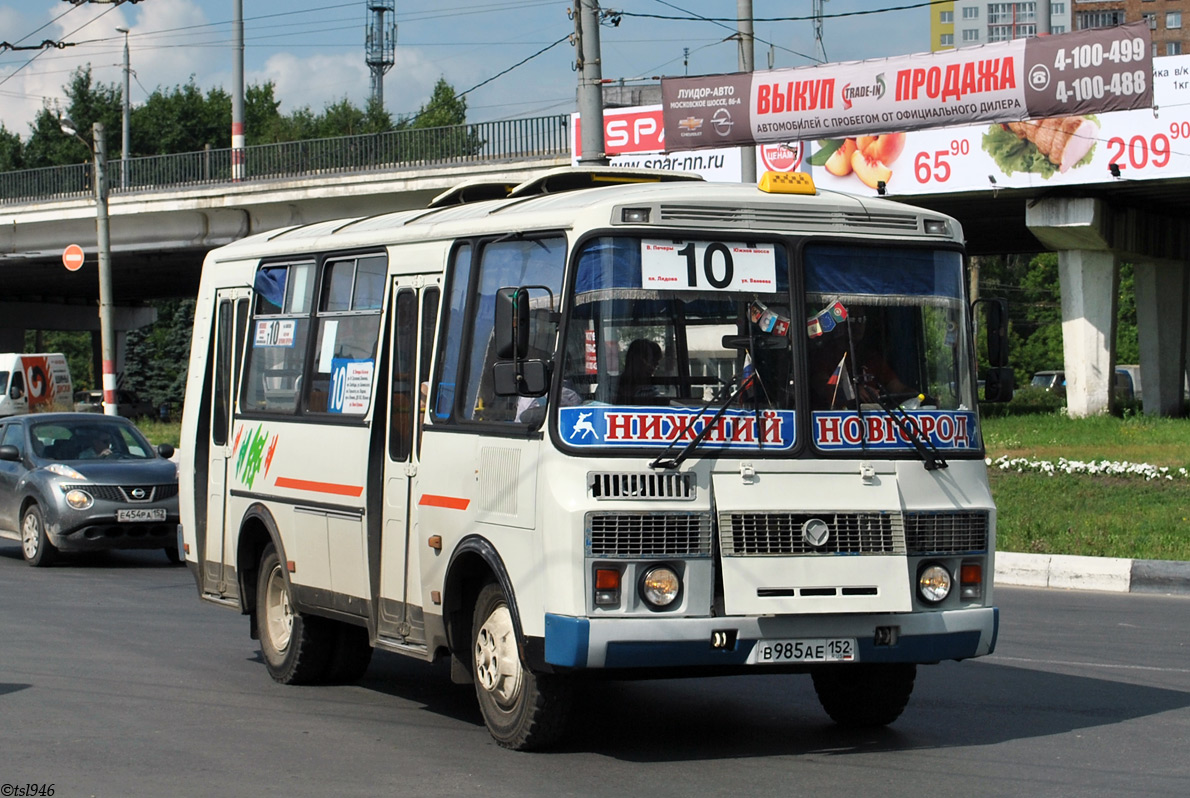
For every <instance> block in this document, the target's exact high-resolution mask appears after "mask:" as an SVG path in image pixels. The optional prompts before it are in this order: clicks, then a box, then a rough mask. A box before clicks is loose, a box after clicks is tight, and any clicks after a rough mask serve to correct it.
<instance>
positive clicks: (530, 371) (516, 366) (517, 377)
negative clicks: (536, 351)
mask: <svg viewBox="0 0 1190 798" xmlns="http://www.w3.org/2000/svg"><path fill="white" fill-rule="evenodd" d="M549 387H550V368H549V363H547V362H546V361H544V360H520V361H515V362H504V363H493V364H492V392H493V393H495V394H496V395H497V396H545V394H546V392H547V391H549Z"/></svg>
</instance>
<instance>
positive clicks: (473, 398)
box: [463, 237, 566, 422]
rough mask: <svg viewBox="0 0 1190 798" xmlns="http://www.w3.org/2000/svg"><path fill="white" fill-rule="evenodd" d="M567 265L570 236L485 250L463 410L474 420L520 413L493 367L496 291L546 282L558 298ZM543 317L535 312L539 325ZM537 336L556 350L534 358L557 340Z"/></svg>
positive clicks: (512, 417)
mask: <svg viewBox="0 0 1190 798" xmlns="http://www.w3.org/2000/svg"><path fill="white" fill-rule="evenodd" d="M565 265H566V239H564V238H561V237H558V238H539V239H520V240H512V241H498V242H495V243H492V244H489V245H488V246H486V247H485V248H484V249H483V254H482V256H481V259H480V265H479V269H480V273H479V290H478V292H477V295H476V296H474V297H473V298H472V301H471V305H470V311H469V315H470V316H472V317H473V319H474V324H473V327H472V337H471V341H470V342H469V344H470V359H469V361H468V370H467V374H466V375H465V379H466V385H465V387H464V390H465V394H464V396H465V400H464V404H463V408H464V415H465V417H466V418H468V419H470V420H472V421H488V422H491V421H496V422H512V421H515V420H516V416H517V397H515V396H497V395H496V393H495V391H494V390H493V385H492V365H493V364H494V363H495V362H496V351H495V346H494V342H493V333H494V329H495V317H496V292H497V291H498V290H499V289H500V288H503V287H506V286H522V285H524V286H530V285H536V286H541V285H544V286H546V287H547V288H549V289H550V290H551V291H552V292H553V294H554V296H558V295H559V293H560V292H561V288H562V273H563V271H564V268H565ZM543 294H544V292H541V291H537V292H534V293H533V296H534V297H535V298H536V297H537V296H539V295H543ZM542 318H544V316H543V315H542V314H534V319H535V322H534V324H535V327H537V326H540V323H539V321H537V320H539V319H542ZM534 332H536V330H535V331H534ZM543 332H544V331H543ZM547 338H548V339H549V340H548V342H547ZM531 340H533V341H534V342H536V343H537V344H538V347H546V346H548V347H549V349H550V352H548V353H547V352H540V351H539V352H536V353H533V354H532V356H534V357H541V356H543V355H545V354H550V353H552V348H553V345H554V342H553V340H552V338H551V337H550V336H547V335H544V334H542V335H537V334H532V333H531Z"/></svg>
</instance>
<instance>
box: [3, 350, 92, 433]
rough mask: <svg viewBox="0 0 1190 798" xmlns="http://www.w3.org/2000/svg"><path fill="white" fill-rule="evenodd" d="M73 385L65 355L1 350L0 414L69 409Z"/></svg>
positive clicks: (12, 414)
mask: <svg viewBox="0 0 1190 798" xmlns="http://www.w3.org/2000/svg"><path fill="white" fill-rule="evenodd" d="M73 388H74V386H73V385H72V383H71V381H70V367H69V366H67V364H66V356H65V355H62V354H60V353H57V352H54V353H50V354H44V353H43V354H31V355H23V354H18V353H13V352H7V353H0V417H2V416H15V415H19V414H21V413H29V412H34V413H36V412H42V411H47V410H70V409H71V407H72V405H71V397H72V396H73V395H74V391H73Z"/></svg>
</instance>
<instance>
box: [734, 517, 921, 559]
mask: <svg viewBox="0 0 1190 798" xmlns="http://www.w3.org/2000/svg"><path fill="white" fill-rule="evenodd" d="M813 520H817V521H821V522H824V523H825V524H826V530H827V533H826V535H825V539H824V540H821V542H820V543H819V544H818V545H813V544H812V543H811V542H810V541H811V540H813V539H815V537H816V536H815V535H812V534H811V535H808V534H807V533H806V532H805V529H806V525H807V522H809V521H813ZM813 526H816V527H818V528H819V530H821V526H820V525H817V524H815V525H813ZM719 530H720V532H719V534H720V538H721V541H720V545H721V548H722V550H723V556H724V557H766V556H769V557H771V556H779V555H812V554H904V553H905V536H904V529H903V526H902V523H901V516H900V514H899V513H837V512H822V513H787V512H775V513H763V512H762V513H722V514H721V515H720V516H719Z"/></svg>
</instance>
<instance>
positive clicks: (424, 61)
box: [0, 0, 929, 137]
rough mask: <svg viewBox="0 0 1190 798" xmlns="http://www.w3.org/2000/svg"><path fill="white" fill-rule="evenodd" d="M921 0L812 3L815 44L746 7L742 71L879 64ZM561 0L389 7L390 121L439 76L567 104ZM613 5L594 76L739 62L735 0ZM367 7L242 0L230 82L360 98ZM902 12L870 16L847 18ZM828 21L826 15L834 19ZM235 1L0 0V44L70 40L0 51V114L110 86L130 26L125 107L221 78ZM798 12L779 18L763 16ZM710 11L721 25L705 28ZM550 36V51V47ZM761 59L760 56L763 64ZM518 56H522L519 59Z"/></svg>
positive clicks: (918, 40)
mask: <svg viewBox="0 0 1190 798" xmlns="http://www.w3.org/2000/svg"><path fill="white" fill-rule="evenodd" d="M926 2H927V0H825V1H824V3H823V8H824V14H825V15H826V17H825V18H824V20H823V25H822V48H821V50H820V49H819V46H818V44H817V43H816V41H815V35H814V24H813V23H812V21H810V19H809V16H810V13H811V8H812V5H813V3H812V0H753V12H752V13H753V17H754V19H756V20H757V21H756V22H755V36H756V39H757V42H756V68H757V69H766V68H769V67H770V66H771V67H773V68H785V67H797V66H808V65H811V64H814V63H817V62H818V61H819V60H820V58H821V53H822V51H825V55H826V59H825V60H827V61H848V60H857V59H863V58H881V57H887V56H894V55H904V54H907V53H914V52H922V51H925V50H927V49H928V48H929V9H928V6H927V5H926ZM572 5H573V0H571V1H570V2H567V0H488V2H486V3H480V2H479V1H478V0H396V21H397V44H396V63H395V65H394V66H393V67H392V69H391V70H390V71H389V72H388V73H387V74H386V75H385V76H384V94H385V106H386V108H387V109H388V110H389V112H390V113H392V114H393V115H394V116H408V115H412V114H414V113H416V112H417V110H418V108H420V107H421V106H422V105H423V104H424V103H425V102H426V101H427V100H428V99H429V97H430V93H431V92H432V90H433V87H434V85H435V83H436V82H437V81H438V79H439V78H445V79H446V80H447V82H448V83H450V85H451V86H452V87H453V88H454V89H455V91H456V92H464V96H465V98H466V100H467V107H468V114H467V118H468V121H471V122H484V121H491V120H500V119H517V118H524V117H532V116H545V115H551V114H560V113H569V112H571V111H574V110H576V109H575V89H576V86H577V82H578V76H577V73H576V72H575V71H574V70H573V64H574V60H575V51H574V48H573V47H572V46H571V44H570V42H569V41H567V40H565V39H567V37H568V36H569V35H570V34H572V33H573V32H574V23H573V21H572V20H571V19H570V17H569V15H568V13H569V9H570V8H571V6H572ZM600 5H601V6H602V7H603V8H604V10H605V11H613V10H614V11H619V12H622V16H621V17H620V18H619V24H618V25H615V26H613V25H610V24H607V25H604V26H602V27H601V29H600V39H601V45H602V48H601V49H602V71H603V77H604V79H608V80H621V79H622V80H624V81H625V82H627V83H629V84H630V85H631V84H634V83H639V82H640V81H641V79H650V78H656V77H658V76H681V75H704V74H714V73H720V72H735V71H738V58H739V55H738V46H737V44H736V42H735V41H734V40H728V39H727V37H729V36H731V35H732V34H733V33H734V32H735V29H736V23H735V21H734V20H735V17H736V13H737V11H736V9H737V2H735V0H672V1H671V0H621V1H620V2H613V0H602V2H601V3H600ZM366 6H367V3H366V1H365V0H338V2H336V0H243V9H244V44H245V49H244V75H245V81H246V82H247V83H248V84H253V83H256V84H260V83H264V82H266V81H272V82H273V83H274V84H275V85H276V96H277V98H278V99H279V100H280V101H281V110H282V112H285V113H288V112H291V111H293V110H295V109H298V108H302V107H309V108H310V109H312V110H313V111H315V112H319V111H321V110H322V109H323V108H324V107H325V106H327V105H328V104H331V103H334V102H338V101H340V100H343V99H344V98H346V99H349V100H351V101H352V102H353V103H355V104H357V105H359V106H361V107H362V106H363V105H364V103H365V102H366V101H367V98H368V96H369V94H370V73H369V70H368V67H367V65H366V63H365V61H364V36H365V27H366V22H367V19H368V16H369V15H368V13H367V11H366ZM906 6H916V7H910V8H903V9H902V10H892V11H882V12H880V13H872V14H856V12H865V11H873V10H877V9H888V8H895V7H906ZM834 15H839V16H834ZM233 17H234V3H233V0H140V1H139V2H135V3H134V2H131V1H129V2H124V3H122V4H119V5H112V4H110V2H109V0H99V2H91V3H83V4H79V5H75V3H74V2H73V1H72V0H0V42H4V43H7V44H9V45H17V46H22V47H23V46H29V45H39V44H41V43H42V42H43V41H45V40H47V39H48V40H51V41H54V42H58V43H66V44H69V45H70V46H66V47H53V48H50V49H46V50H17V51H13V50H11V49H9V48H8V47H0V123H2V124H3V125H4V126H5V127H6V128H7V129H8V130H9V131H11V132H14V133H18V134H20V135H21V136H22V137H27V136H28V134H29V123H30V122H31V121H32V120H33V118H34V116H35V115H36V113H37V111H38V110H39V109H40V108H41V107H43V106H44V105H47V104H48V105H49V106H50V107H54V106H55V105H57V106H59V107H62V106H64V105H65V103H66V101H65V96H64V94H63V91H62V86H63V85H64V84H66V83H67V82H68V81H69V80H70V75H71V73H72V72H73V70H75V69H76V68H78V67H80V66H84V65H86V64H90V65H91V69H92V74H93V76H94V78H95V80H96V81H97V82H100V83H104V84H111V83H115V84H117V85H119V84H120V83H121V82H122V62H123V45H124V34H122V33H120V32H118V31H117V30H116V29H117V28H120V27H124V28H128V30H129V33H128V43H129V49H130V59H129V60H130V63H131V68H132V72H133V78H132V84H131V90H130V92H129V95H130V97H131V102H132V104H133V106H136V105H138V104H140V103H143V102H144V101H145V99H146V98H147V97H148V95H149V94H150V93H151V92H152V91H153V90H154V89H157V88H159V87H162V88H167V89H168V88H171V87H174V86H177V85H181V84H185V83H187V82H188V81H190V80H191V79H193V80H194V82H195V84H196V85H197V86H198V87H199V88H200V89H202V90H203V91H204V92H205V91H206V90H208V89H210V88H213V87H216V86H221V87H223V88H224V89H226V90H227V91H228V92H229V93H230V91H231V77H232V60H231V59H232V19H233ZM791 17H803V18H804V19H798V20H790V21H763V20H766V19H773V18H791ZM713 20H721V21H713ZM551 45H552V46H551ZM770 59H771V60H770ZM521 62H524V63H521Z"/></svg>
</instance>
